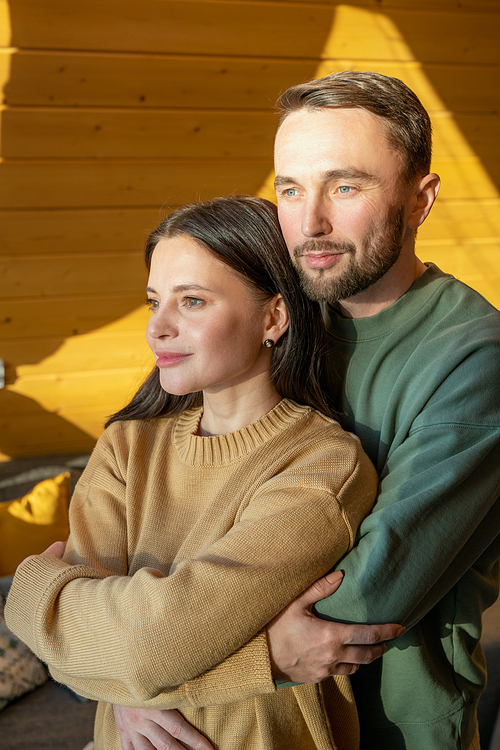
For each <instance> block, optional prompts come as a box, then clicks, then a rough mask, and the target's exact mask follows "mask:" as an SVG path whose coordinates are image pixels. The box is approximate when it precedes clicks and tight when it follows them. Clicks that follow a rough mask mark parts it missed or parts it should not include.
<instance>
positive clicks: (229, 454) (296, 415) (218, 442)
mask: <svg viewBox="0 0 500 750" xmlns="http://www.w3.org/2000/svg"><path fill="white" fill-rule="evenodd" d="M309 411H310V407H308V406H300V405H299V404H296V403H295V402H294V401H289V400H288V399H283V400H282V401H280V403H279V404H277V406H275V407H274V409H272V410H271V411H270V412H268V413H267V414H265V415H264V416H263V417H261V418H260V419H258V420H257V421H256V422H252V424H249V425H247V427H244V428H243V429H242V430H237V431H236V432H229V433H227V434H226V435H216V436H214V437H200V436H198V435H193V432H195V431H196V430H197V428H198V423H199V421H200V417H201V414H202V412H203V410H202V409H201V408H197V409H190V410H189V411H185V412H183V413H182V414H180V416H179V417H178V418H177V421H176V423H175V426H174V430H173V443H174V445H175V448H176V450H177V453H178V454H179V456H180V458H181V459H182V461H184V462H185V463H187V464H192V465H193V466H210V465H212V466H215V465H217V466H222V465H224V464H229V463H232V462H233V461H238V460H239V459H241V458H243V456H246V455H248V454H249V453H251V452H252V451H253V450H255V448H258V447H259V446H261V445H263V444H264V443H266V442H267V441H268V440H270V439H271V438H272V437H274V436H275V435H276V434H277V433H279V432H281V431H282V430H284V429H285V428H286V427H289V426H290V425H291V424H292V423H294V422H297V421H298V420H299V419H301V418H302V417H303V416H304V415H305V414H306V413H307V412H309Z"/></svg>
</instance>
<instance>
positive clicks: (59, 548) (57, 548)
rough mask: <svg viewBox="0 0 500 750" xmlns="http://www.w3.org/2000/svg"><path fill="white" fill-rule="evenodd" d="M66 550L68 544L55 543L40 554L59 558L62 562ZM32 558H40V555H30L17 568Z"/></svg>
mask: <svg viewBox="0 0 500 750" xmlns="http://www.w3.org/2000/svg"><path fill="white" fill-rule="evenodd" d="M65 549H66V542H53V544H51V545H50V547H47V549H45V550H44V551H43V552H40V554H41V555H51V556H52V557H58V558H59V560H62V557H63V555H64V550H65ZM32 557H38V555H28V557H25V558H24V560H23V561H22V562H20V563H19V565H18V566H17V567H18V568H20V567H21V565H23V564H24V563H25V562H26V560H31V558H32Z"/></svg>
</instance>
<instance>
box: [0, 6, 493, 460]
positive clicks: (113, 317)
mask: <svg viewBox="0 0 500 750" xmlns="http://www.w3.org/2000/svg"><path fill="white" fill-rule="evenodd" d="M499 31H500V6H499V3H498V0H419V2H417V1H416V0H351V1H350V2H348V3H339V2H334V0H274V1H271V0H141V1H140V2H139V0H71V2H67V0H66V1H65V0H44V2H39V0H11V2H10V3H9V5H8V6H7V3H6V2H5V0H0V80H1V81H2V82H5V86H4V91H3V96H4V109H3V110H2V111H0V118H1V122H0V125H1V128H2V141H1V154H0V156H1V157H2V161H0V236H1V238H2V241H1V242H0V285H1V287H2V292H1V296H0V357H2V358H3V359H4V360H5V362H6V366H7V371H6V374H7V383H8V388H7V389H4V390H3V391H0V458H1V457H5V456H9V455H30V454H31V455H33V454H37V453H39V454H42V453H43V454H51V453H52V454H54V453H57V452H68V451H71V450H74V451H83V450H89V449H90V448H91V446H92V444H93V441H94V440H95V438H96V437H97V436H98V435H99V433H100V432H101V431H102V426H103V423H104V421H105V418H106V416H107V415H109V413H111V412H112V411H114V410H115V409H117V408H119V407H120V406H122V405H123V403H124V402H125V401H126V399H127V398H128V397H129V396H130V395H131V393H132V392H133V390H134V388H135V386H136V384H137V383H138V382H139V381H140V379H141V378H142V376H143V375H144V374H145V373H146V372H147V371H148V369H149V367H150V366H151V354H150V353H149V351H148V350H147V347H146V346H145V343H144V327H145V324H146V320H147V311H146V309H145V307H144V305H143V304H142V301H143V286H144V282H145V272H144V270H143V267H142V260H141V253H142V247H143V244H144V240H145V237H146V236H147V234H148V232H149V231H151V230H152V229H153V228H154V227H155V226H156V225H157V223H158V222H159V221H160V220H161V219H162V218H163V217H164V216H165V215H166V213H168V211H169V210H171V209H172V208H174V207H176V206H178V205H180V204H182V203H185V202H190V201H195V200H198V199H204V198H211V197H213V196H215V195H224V194H228V193H231V192H247V193H257V192H258V191H259V190H260V189H261V188H262V186H263V185H264V184H265V183H267V182H269V180H270V178H271V177H272V153H271V152H272V139H273V132H274V128H275V122H276V120H275V116H274V114H273V105H274V101H275V99H276V97H277V95H278V94H279V92H280V91H281V90H284V89H286V88H287V87H288V86H289V85H292V84H293V83H296V82H300V81H304V80H308V79H310V78H312V77H315V76H319V75H324V74H326V73H329V72H332V71H336V70H350V69H358V70H373V69H375V70H378V71H380V72H381V73H385V74H387V75H395V76H397V77H400V78H402V79H403V80H405V81H406V82H407V83H408V84H409V85H410V86H411V87H412V88H413V89H414V90H415V91H416V92H417V93H418V95H419V96H420V97H421V99H422V102H423V103H424V105H425V106H426V107H427V108H428V109H429V111H430V112H431V115H432V117H433V121H434V128H435V152H434V161H433V168H434V169H436V170H437V171H438V172H439V173H440V174H441V177H442V180H443V187H442V190H441V193H440V196H439V199H438V202H437V204H436V206H435V207H434V209H433V212H432V214H431V217H430V218H429V220H428V221H427V222H426V223H425V225H424V226H423V227H422V228H421V230H420V232H419V237H418V246H417V251H418V254H419V256H420V257H421V258H422V259H423V260H433V261H435V262H436V263H437V264H438V265H440V266H442V267H443V269H444V270H448V271H451V272H452V273H455V274H456V275H457V276H459V278H461V279H462V280H464V281H465V282H466V283H470V284H471V285H472V286H474V288H476V289H478V290H479V291H481V292H482V293H483V294H485V295H486V296H487V297H490V298H491V299H493V300H498V302H499V303H500V293H499V291H498V290H499V289H500V270H499V269H500V264H499V261H498V258H499V257H500V247H499V244H498V243H499V238H500V154H499V149H500V147H499V145H498V144H499V142H500V139H499V138H498V135H499V130H500V127H499V125H500V123H499V117H500V114H499V113H500V52H499V46H498V38H499ZM2 45H4V46H3V48H2ZM471 258H474V263H473V264H471V263H470V259H471Z"/></svg>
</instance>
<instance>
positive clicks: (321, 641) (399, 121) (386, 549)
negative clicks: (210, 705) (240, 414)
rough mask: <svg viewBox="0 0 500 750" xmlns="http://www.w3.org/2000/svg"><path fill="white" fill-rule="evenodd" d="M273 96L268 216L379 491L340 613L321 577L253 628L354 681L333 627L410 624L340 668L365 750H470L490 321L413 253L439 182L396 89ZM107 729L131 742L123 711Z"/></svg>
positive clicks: (297, 675) (495, 515) (490, 425)
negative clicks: (272, 188)
mask: <svg viewBox="0 0 500 750" xmlns="http://www.w3.org/2000/svg"><path fill="white" fill-rule="evenodd" d="M279 106H280V109H281V112H282V119H281V122H280V126H279V129H278V133H277V137H276V150H275V164H276V191H277V197H278V211H279V217H280V223H281V226H282V229H283V234H284V236H285V239H286V242H287V245H288V247H289V250H290V254H291V257H292V259H293V261H294V263H295V265H296V268H297V270H298V272H299V274H300V276H301V278H302V281H303V285H304V288H305V289H306V291H307V293H308V294H309V295H310V296H311V297H313V298H314V299H318V300H321V301H322V302H324V304H325V316H326V325H327V327H328V330H329V332H330V341H331V346H330V352H329V361H330V364H331V370H332V383H333V386H332V387H334V388H335V391H336V393H337V395H338V398H339V401H340V403H341V404H342V417H341V419H342V422H343V425H344V426H345V427H347V428H348V429H350V430H352V431H353V432H355V433H356V434H357V435H359V437H360V438H361V441H362V443H363V446H364V448H365V450H366V451H367V453H368V455H369V456H370V457H371V459H372V461H373V462H374V464H375V466H376V468H377V470H378V472H379V475H380V492H379V496H378V500H377V503H376V505H375V508H374V510H373V512H372V513H371V515H370V516H369V517H368V518H367V519H366V520H365V522H364V523H363V524H362V526H361V528H360V532H359V534H358V543H357V546H356V547H355V549H354V550H353V551H352V552H351V553H350V554H349V555H348V556H347V557H346V558H345V559H344V560H343V561H342V563H341V568H342V570H343V571H344V580H343V583H342V585H341V587H340V588H339V590H338V591H337V592H335V593H334V594H333V595H331V596H329V597H328V598H326V599H324V600H323V601H321V602H320V603H319V604H318V605H317V611H318V612H319V613H320V614H321V616H322V617H324V618H326V619H330V620H332V621H338V622H325V621H321V620H318V619H316V618H315V617H313V616H311V612H310V607H311V605H312V603H313V602H314V601H316V600H318V599H321V598H322V597H323V596H326V595H327V594H328V593H330V591H331V589H329V585H328V582H327V581H323V582H321V583H320V584H319V586H318V590H317V591H315V590H314V589H312V590H310V591H308V592H306V593H305V594H304V595H303V596H302V597H300V598H299V599H298V600H297V601H296V602H294V603H292V604H291V605H289V607H287V609H286V610H285V611H284V612H283V613H282V614H281V615H279V616H278V617H277V618H276V619H275V621H273V623H271V625H270V626H269V628H268V636H269V648H270V656H271V663H272V667H273V676H274V677H275V678H277V679H282V680H294V681H299V682H304V681H309V682H315V681H318V680H320V679H323V678H324V677H326V676H327V675H328V674H332V673H336V674H352V673H354V672H355V671H356V670H357V668H358V666H359V664H360V663H363V662H369V661H371V660H372V658H373V657H374V656H375V655H376V654H375V653H374V652H373V651H372V652H370V651H369V647H364V646H362V645H360V646H353V645H351V644H353V643H360V644H362V643H363V642H364V641H365V642H369V639H370V631H369V630H368V629H365V630H363V629H361V630H360V629H359V626H357V628H358V629H356V627H354V626H351V625H349V624H346V623H363V622H365V623H385V622H401V623H402V624H404V625H405V626H406V627H407V631H406V633H405V634H404V635H403V636H401V637H400V638H398V639H396V640H395V641H394V642H393V643H392V644H391V645H390V646H389V649H388V651H387V653H386V654H385V655H384V656H383V657H382V658H380V659H378V660H375V661H373V662H372V663H371V664H370V665H365V666H363V668H362V669H360V670H359V672H358V673H357V674H356V675H355V677H354V678H353V686H354V691H355V696H356V702H357V706H358V710H359V717H360V725H361V747H362V748H363V750H382V749H383V750H389V749H390V750H403V749H406V750H447V749H449V750H458V749H459V748H460V750H476V748H479V738H478V733H477V721H476V705H477V700H478V698H479V695H480V693H481V691H482V689H483V686H484V679H485V675H484V662H483V657H482V654H481V650H480V648H479V646H478V640H479V636H480V632H481V612H482V610H483V609H485V608H486V607H487V606H489V605H491V604H492V603H493V601H494V600H495V598H496V596H497V593H498V562H497V560H498V557H499V554H500V544H499V535H498V531H499V528H500V503H498V502H496V500H497V498H498V494H499V487H500V440H499V437H500V395H499V389H498V385H497V383H498V363H499V355H500V315H499V313H498V312H497V311H496V310H495V309H494V308H492V307H491V306H490V305H489V304H488V303H487V302H486V301H485V300H483V299H482V298H481V297H480V296H479V295H477V294H476V293H475V292H473V291H472V290H470V289H468V288H467V287H465V286H464V285H463V284H461V283H460V282H458V281H456V280H455V279H453V278H452V277H450V276H447V275H446V274H443V273H441V271H439V270H438V269H437V268H436V267H435V266H432V265H431V266H429V267H428V266H426V265H424V264H423V263H422V262H421V261H420V260H419V259H418V258H417V257H416V255H415V248H414V245H415V235H416V232H417V229H418V227H419V226H420V225H421V224H422V223H423V221H424V220H425V219H426V217H427V215H428V213H429V211H430V209H431V207H432V204H433V202H434V200H435V198H436V195H437V192H438V189H439V178H438V176H437V175H436V174H433V173H430V157H431V130H430V122H429V118H428V115H427V113H426V112H425V110H424V109H423V107H422V106H421V104H420V102H419V101H418V99H417V98H416V97H415V95H414V94H413V93H412V92H411V91H409V89H407V87H406V86H405V85H404V84H402V83H401V82H400V81H398V80H396V79H392V78H387V77H385V76H381V75H378V74H375V73H353V72H351V73H339V74H334V75H331V76H327V77H326V78H324V79H321V80H319V81H313V82H312V83H309V84H304V85H300V86H297V87H293V88H292V89H290V90H289V91H287V92H285V94H283V96H282V97H281V98H280V102H279ZM471 262H473V259H471ZM250 646H252V647H255V644H253V645H252V644H250V645H249V646H248V647H245V648H249V647H250ZM364 648H366V649H368V653H367V654H366V656H365V655H364V654H363V649H364ZM242 651H243V652H244V651H245V649H243V650H242ZM231 658H233V657H231ZM236 661H237V660H236ZM263 662H265V658H263ZM225 668H226V670H227V669H229V668H230V664H229V660H228V663H225ZM217 669H219V668H217ZM217 669H216V670H213V671H212V678H213V677H214V675H216V673H217ZM264 671H265V670H263V672H264ZM225 674H226V675H227V671H226V673H225ZM264 681H265V678H264ZM258 689H259V688H257V686H256V688H255V690H256V691H257V692H258ZM260 689H261V690H262V689H263V688H262V687H261V688H260ZM158 714H160V712H158ZM136 720H137V713H135V714H134V717H133V718H132V719H130V721H131V722H132V723H133V722H134V721H136ZM117 721H118V725H119V727H120V729H121V732H122V733H123V735H122V736H123V737H125V738H128V737H130V736H132V733H133V731H132V729H131V728H130V724H127V721H129V718H125V715H124V714H122V713H121V712H120V710H119V709H117ZM148 721H150V722H151V723H152V725H154V726H155V727H156V729H155V731H160V732H163V734H162V735H161V739H162V741H164V742H165V745H164V747H180V745H178V744H177V743H175V741H174V740H173V739H172V738H167V736H166V733H164V730H161V729H160V730H159V729H158V727H159V725H161V724H163V727H164V728H165V729H168V728H169V727H170V729H171V731H172V733H173V734H174V735H175V736H177V737H179V738H181V739H184V740H185V741H187V742H190V744H192V745H193V746H196V747H199V748H200V749H202V748H207V747H209V745H207V744H206V743H204V741H203V740H202V739H201V738H199V740H194V739H193V735H192V734H191V735H188V734H183V732H184V731H185V729H184V728H183V727H182V724H179V723H176V719H175V714H174V715H173V716H172V714H169V713H166V714H164V715H163V717H162V716H161V715H159V716H158V715H157V716H156V718H155V714H149V718H148ZM334 721H335V717H332V722H334ZM168 722H172V723H171V724H169V723H168ZM134 731H135V730H134ZM191 731H192V730H191ZM139 734H142V735H145V736H147V731H146V730H144V731H143V730H142V729H141V730H140V731H139ZM150 736H153V735H150ZM157 736H158V735H157ZM126 741H129V740H128V739H127V740H126ZM195 741H196V742H199V744H198V745H195V744H194V742H195ZM170 742H171V743H172V744H168V743H170ZM132 746H133V745H132V744H129V745H126V744H124V747H132ZM134 746H135V747H140V744H137V745H134Z"/></svg>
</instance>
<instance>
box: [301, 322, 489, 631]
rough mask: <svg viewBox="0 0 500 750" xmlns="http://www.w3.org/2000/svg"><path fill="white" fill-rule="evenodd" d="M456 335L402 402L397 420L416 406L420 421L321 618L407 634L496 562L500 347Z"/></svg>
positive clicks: (400, 442) (402, 444)
mask: <svg viewBox="0 0 500 750" xmlns="http://www.w3.org/2000/svg"><path fill="white" fill-rule="evenodd" d="M458 330H459V329H458V327H457V330H456V331H455V337H454V338H453V339H452V341H451V345H450V342H449V339H448V346H449V347H450V346H451V347H452V349H453V351H450V352H448V351H446V355H447V356H446V358H445V357H443V356H441V357H440V356H439V354H440V353H439V351H438V347H440V348H441V350H442V349H443V347H444V343H443V342H442V341H440V340H437V341H436V347H435V348H436V350H435V351H433V352H432V354H433V355H434V358H433V359H431V362H432V365H433V367H427V368H424V366H423V365H421V370H422V374H421V378H420V381H418V380H417V379H416V378H413V382H412V383H411V385H412V387H411V388H410V385H408V387H407V389H406V393H405V394H403V395H402V396H401V397H400V398H399V399H398V406H399V413H400V414H403V415H404V413H405V404H406V403H410V402H412V404H411V409H410V407H406V410H407V413H408V414H411V413H412V411H413V412H414V413H415V414H416V416H415V417H414V418H412V420H411V422H408V424H406V425H405V424H404V423H403V427H402V429H401V431H400V432H401V436H400V435H399V434H398V433H397V434H396V438H395V439H394V440H393V445H392V448H391V451H390V453H389V456H388V458H387V462H386V464H385V466H384V467H383V468H382V476H381V483H380V492H379V496H378V498H377V502H376V504H375V507H374V511H373V512H372V513H371V514H370V516H369V517H367V518H366V519H365V520H364V521H363V523H362V525H361V528H360V532H359V544H357V545H356V546H355V548H354V549H353V550H352V551H351V552H350V553H349V555H347V557H346V558H345V559H344V560H343V561H342V568H343V570H344V573H345V577H344V581H343V583H342V587H341V589H339V591H338V592H337V593H335V594H334V595H333V596H331V597H329V598H328V599H325V600H323V601H322V602H320V603H319V604H318V605H317V607H316V609H317V611H318V613H320V614H321V616H323V617H325V618H326V619H332V620H341V621H348V622H369V623H376V622H400V623H402V624H404V625H405V626H406V627H407V628H410V627H412V626H413V625H415V623H417V622H418V621H419V620H420V619H421V618H422V617H424V616H425V615H426V613H427V612H429V611H430V610H431V609H432V608H433V607H434V606H435V605H436V604H437V602H439V601H440V600H441V599H442V598H443V597H444V596H445V595H446V594H447V592H449V591H450V590H451V589H452V587H453V586H455V584H456V583H457V582H458V581H459V580H460V579H461V578H462V577H463V576H464V575H466V574H467V571H469V570H470V569H471V567H472V566H474V565H476V564H477V567H478V570H479V569H481V570H483V575H485V576H486V571H487V570H488V569H489V567H490V566H491V565H493V563H494V561H495V560H496V558H497V557H498V554H499V551H500V546H499V535H498V533H499V529H500V501H499V494H500V391H499V388H498V383H497V380H496V376H495V373H497V372H498V367H499V363H500V344H499V342H498V340H497V341H494V342H491V341H483V340H481V336H480V332H478V331H475V330H474V329H473V332H469V333H468V336H467V337H462V340H461V339H460V336H459V334H458V332H457V331H458ZM424 361H426V360H424ZM438 365H440V367H439V366H438ZM388 411H389V407H388ZM394 421H396V419H394ZM401 421H402V420H401ZM360 571H362V575H360ZM478 587H479V584H478V586H477V588H478ZM380 591H383V592H384V596H383V597H381V596H380ZM486 606H488V605H486Z"/></svg>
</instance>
